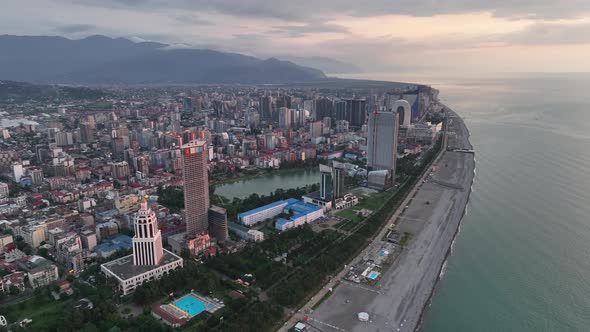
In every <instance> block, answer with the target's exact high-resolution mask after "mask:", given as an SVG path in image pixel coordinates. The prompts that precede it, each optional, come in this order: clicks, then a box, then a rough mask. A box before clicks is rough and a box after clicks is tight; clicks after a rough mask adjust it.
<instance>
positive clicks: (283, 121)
mask: <svg viewBox="0 0 590 332" xmlns="http://www.w3.org/2000/svg"><path fill="white" fill-rule="evenodd" d="M292 122H293V119H292V118H291V110H290V109H288V108H286V107H281V108H279V127H281V128H291V123H292Z"/></svg>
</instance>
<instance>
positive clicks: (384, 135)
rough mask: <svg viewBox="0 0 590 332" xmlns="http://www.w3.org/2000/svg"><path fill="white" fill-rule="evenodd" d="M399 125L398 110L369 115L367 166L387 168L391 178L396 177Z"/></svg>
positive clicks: (373, 168) (379, 168) (370, 167)
mask: <svg viewBox="0 0 590 332" xmlns="http://www.w3.org/2000/svg"><path fill="white" fill-rule="evenodd" d="M398 127H399V118H398V113H397V112H372V113H371V114H370V116H369V130H368V133H367V141H368V144H367V145H368V151H367V167H368V168H369V170H371V171H374V170H387V171H388V172H389V176H390V178H391V180H394V179H395V167H396V162H397V135H398Z"/></svg>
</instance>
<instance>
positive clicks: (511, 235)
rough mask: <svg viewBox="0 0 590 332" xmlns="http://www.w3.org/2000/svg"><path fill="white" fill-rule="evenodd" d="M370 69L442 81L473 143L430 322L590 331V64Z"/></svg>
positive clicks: (427, 326) (457, 328)
mask: <svg viewBox="0 0 590 332" xmlns="http://www.w3.org/2000/svg"><path fill="white" fill-rule="evenodd" d="M367 78H376V79H388V80H399V81H411V82H419V83H426V84H429V85H431V86H433V87H435V88H437V89H439V90H440V95H439V97H440V99H441V101H442V102H443V103H445V104H446V105H447V106H449V107H450V108H452V109H453V110H455V111H456V112H457V113H458V114H459V115H460V116H461V117H462V118H463V119H464V120H465V123H466V125H467V127H468V128H469V131H470V134H471V138H470V141H471V143H472V144H473V146H474V149H475V159H476V176H475V179H474V183H473V187H472V193H471V196H470V200H469V204H468V207H467V210H466V215H465V217H464V218H463V220H462V223H461V227H460V232H459V234H458V236H457V238H456V239H455V242H454V244H453V246H452V253H451V255H450V257H449V258H448V260H447V262H445V266H444V271H443V273H441V280H440V282H439V284H438V285H437V287H436V290H435V293H434V295H433V298H432V303H431V304H430V305H429V307H428V308H427V310H426V313H425V316H424V321H423V324H422V327H421V331H423V332H438V331H453V332H473V331H522V332H524V331H531V332H541V331H590V74H587V73H584V74H576V73H551V74H548V73H543V74H540V73H519V74H493V75H490V74H487V75H481V76H475V75H473V76H470V77H452V76H448V77H441V76H439V77H434V78H432V77H429V76H428V75H425V76H421V77H411V76H407V77H398V76H389V77H383V76H380V77H367Z"/></svg>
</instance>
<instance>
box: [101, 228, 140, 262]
mask: <svg viewBox="0 0 590 332" xmlns="http://www.w3.org/2000/svg"><path fill="white" fill-rule="evenodd" d="M131 242H132V241H131V237H129V236H127V235H123V234H116V235H113V236H111V237H108V238H106V239H105V240H104V241H103V242H102V243H101V244H99V245H97V246H96V247H95V250H96V253H98V254H99V255H100V256H101V257H103V258H107V257H109V256H110V255H112V254H114V253H115V252H116V251H117V250H119V249H131Z"/></svg>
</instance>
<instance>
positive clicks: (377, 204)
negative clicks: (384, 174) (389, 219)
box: [354, 192, 395, 211]
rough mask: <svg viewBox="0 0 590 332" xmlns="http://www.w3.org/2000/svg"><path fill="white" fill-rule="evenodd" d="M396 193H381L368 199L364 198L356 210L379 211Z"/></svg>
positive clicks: (371, 195)
mask: <svg viewBox="0 0 590 332" xmlns="http://www.w3.org/2000/svg"><path fill="white" fill-rule="evenodd" d="M393 194H395V192H379V193H374V194H370V195H369V196H368V197H363V198H362V199H361V201H360V202H359V204H358V205H357V206H355V207H354V208H355V209H357V210H360V209H368V210H373V211H375V210H378V209H379V208H381V206H383V204H385V202H386V201H387V199H388V198H389V197H391V196H392V195H393Z"/></svg>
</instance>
